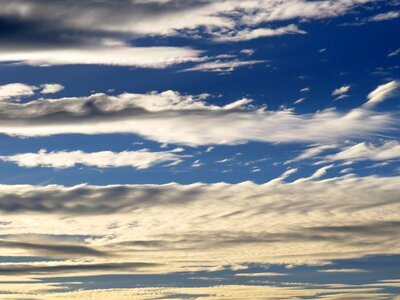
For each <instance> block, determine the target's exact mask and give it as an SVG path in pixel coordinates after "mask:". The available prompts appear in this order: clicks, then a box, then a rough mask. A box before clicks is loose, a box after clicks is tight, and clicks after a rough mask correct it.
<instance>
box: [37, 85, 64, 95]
mask: <svg viewBox="0 0 400 300" xmlns="http://www.w3.org/2000/svg"><path fill="white" fill-rule="evenodd" d="M40 87H41V88H42V90H41V91H40V93H42V94H55V93H58V92H60V91H62V90H63V89H64V86H63V85H61V84H58V83H46V84H42V85H41V86H40Z"/></svg>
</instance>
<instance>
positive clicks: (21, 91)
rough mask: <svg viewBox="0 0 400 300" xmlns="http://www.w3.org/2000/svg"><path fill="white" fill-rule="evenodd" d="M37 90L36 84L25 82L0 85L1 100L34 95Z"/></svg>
mask: <svg viewBox="0 0 400 300" xmlns="http://www.w3.org/2000/svg"><path fill="white" fill-rule="evenodd" d="M35 90H37V87H36V86H33V85H27V84H23V83H10V84H5V85H1V86H0V101H4V100H10V99H14V100H15V99H16V100H18V99H19V98H20V97H26V96H33V95H34V94H35Z"/></svg>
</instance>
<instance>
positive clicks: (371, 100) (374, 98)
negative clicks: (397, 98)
mask: <svg viewBox="0 0 400 300" xmlns="http://www.w3.org/2000/svg"><path fill="white" fill-rule="evenodd" d="M399 88H400V81H397V80H393V81H390V82H388V83H386V84H382V85H380V86H378V87H377V88H376V89H375V90H374V91H372V92H371V93H370V94H369V95H368V102H367V103H366V104H365V105H364V106H366V107H371V106H374V105H376V104H378V103H380V102H383V101H385V100H386V99H388V98H390V97H393V96H394V95H396V94H397V93H398V90H399Z"/></svg>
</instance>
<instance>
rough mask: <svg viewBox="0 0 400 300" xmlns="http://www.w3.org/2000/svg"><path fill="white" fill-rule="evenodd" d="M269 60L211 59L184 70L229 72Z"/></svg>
mask: <svg viewBox="0 0 400 300" xmlns="http://www.w3.org/2000/svg"><path fill="white" fill-rule="evenodd" d="M265 62H267V61H266V60H247V61H246V60H245V61H242V60H237V59H236V60H231V61H221V60H216V61H211V62H205V63H200V64H197V65H195V66H193V67H191V68H188V69H185V70H183V71H186V72H187V71H204V72H219V73H229V72H232V71H234V70H235V69H237V68H240V67H244V66H253V65H257V64H262V63H265Z"/></svg>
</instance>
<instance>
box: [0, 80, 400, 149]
mask: <svg viewBox="0 0 400 300" xmlns="http://www.w3.org/2000/svg"><path fill="white" fill-rule="evenodd" d="M396 87H397V86H396V84H394V86H393V84H390V86H387V85H385V86H383V87H382V86H381V87H379V88H378V89H377V90H376V91H374V92H372V93H371V94H370V95H369V101H368V102H367V104H366V105H364V106H363V107H360V108H355V109H353V110H351V111H349V112H339V111H336V110H334V109H327V110H323V111H318V112H316V113H308V114H296V113H295V112H294V111H293V110H289V109H285V110H279V111H268V110H266V109H265V108H264V107H261V108H259V107H255V106H253V105H251V103H250V102H251V100H249V99H241V100H238V101H235V102H233V103H230V104H228V105H225V106H217V105H211V104H208V103H207V102H206V101H205V99H206V98H207V97H208V95H207V94H202V95H199V96H185V95H181V94H179V93H177V92H173V91H166V92H163V93H149V94H132V93H124V94H121V95H119V96H108V95H105V94H94V95H91V96H88V97H79V98H78V97H75V98H61V99H40V100H36V101H31V102H28V103H9V102H2V103H0V115H1V117H2V123H1V125H0V132H1V133H4V134H8V135H18V136H26V137H29V136H46V135H54V134H66V133H77V134H104V133H133V134H137V135H140V136H142V137H145V138H147V139H151V140H155V141H158V142H160V143H176V144H186V145H191V146H198V145H210V144H238V143H244V142H247V141H259V142H326V141H328V140H329V141H332V140H342V139H348V138H355V137H358V138H359V137H363V136H365V135H368V134H371V133H377V132H384V131H387V130H390V129H393V128H396V118H395V116H394V115H393V113H389V112H380V113H378V112H375V111H373V110H371V109H370V108H371V107H372V105H371V103H378V102H381V101H383V100H384V99H385V98H387V97H388V96H389V95H390V94H391V93H392V92H393V91H394V90H395V88H396Z"/></svg>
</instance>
